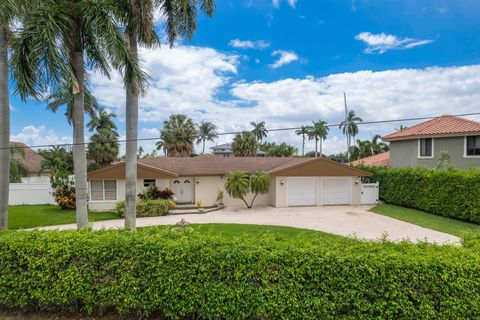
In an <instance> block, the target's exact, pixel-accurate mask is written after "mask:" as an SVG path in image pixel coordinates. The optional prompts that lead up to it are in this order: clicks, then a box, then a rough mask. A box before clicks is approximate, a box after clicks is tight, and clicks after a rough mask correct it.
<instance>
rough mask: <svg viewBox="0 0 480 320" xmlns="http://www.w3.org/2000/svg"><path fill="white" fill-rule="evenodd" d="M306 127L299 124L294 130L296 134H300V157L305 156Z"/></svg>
mask: <svg viewBox="0 0 480 320" xmlns="http://www.w3.org/2000/svg"><path fill="white" fill-rule="evenodd" d="M308 132H309V131H308V127H306V126H301V127H300V129H298V130H295V133H296V134H297V136H302V157H303V156H305V136H307V137H308Z"/></svg>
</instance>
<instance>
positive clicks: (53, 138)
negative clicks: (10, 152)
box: [10, 125, 72, 146]
mask: <svg viewBox="0 0 480 320" xmlns="http://www.w3.org/2000/svg"><path fill="white" fill-rule="evenodd" d="M10 139H11V140H12V141H16V142H23V143H25V144H26V145H30V146H33V145H51V144H62V143H72V137H71V136H64V137H59V136H58V135H57V134H56V133H55V132H54V131H53V130H48V129H47V127H46V126H45V125H41V126H34V125H31V126H26V127H23V128H22V130H21V131H20V132H19V133H17V134H14V135H11V137H10Z"/></svg>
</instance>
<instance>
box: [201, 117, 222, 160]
mask: <svg viewBox="0 0 480 320" xmlns="http://www.w3.org/2000/svg"><path fill="white" fill-rule="evenodd" d="M216 138H218V133H217V126H216V125H214V124H213V123H211V122H208V121H202V122H201V123H200V124H199V125H197V144H199V143H201V144H202V154H205V142H206V141H211V142H215V139H216Z"/></svg>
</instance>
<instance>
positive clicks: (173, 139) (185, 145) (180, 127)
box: [160, 114, 197, 157]
mask: <svg viewBox="0 0 480 320" xmlns="http://www.w3.org/2000/svg"><path fill="white" fill-rule="evenodd" d="M196 137H197V130H196V129H195V125H194V124H193V121H192V119H190V118H188V117H187V116H186V115H184V114H173V115H171V116H170V118H169V119H168V120H167V121H165V122H164V123H163V129H162V131H161V132H160V139H161V140H162V141H163V148H165V149H166V150H167V156H168V157H188V156H190V154H191V153H192V152H193V144H194V141H195V139H196Z"/></svg>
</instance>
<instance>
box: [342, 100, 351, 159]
mask: <svg viewBox="0 0 480 320" xmlns="http://www.w3.org/2000/svg"><path fill="white" fill-rule="evenodd" d="M343 102H344V104H345V123H346V125H347V129H346V131H347V161H350V123H347V118H348V107H347V94H346V93H345V92H344V93H343Z"/></svg>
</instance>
